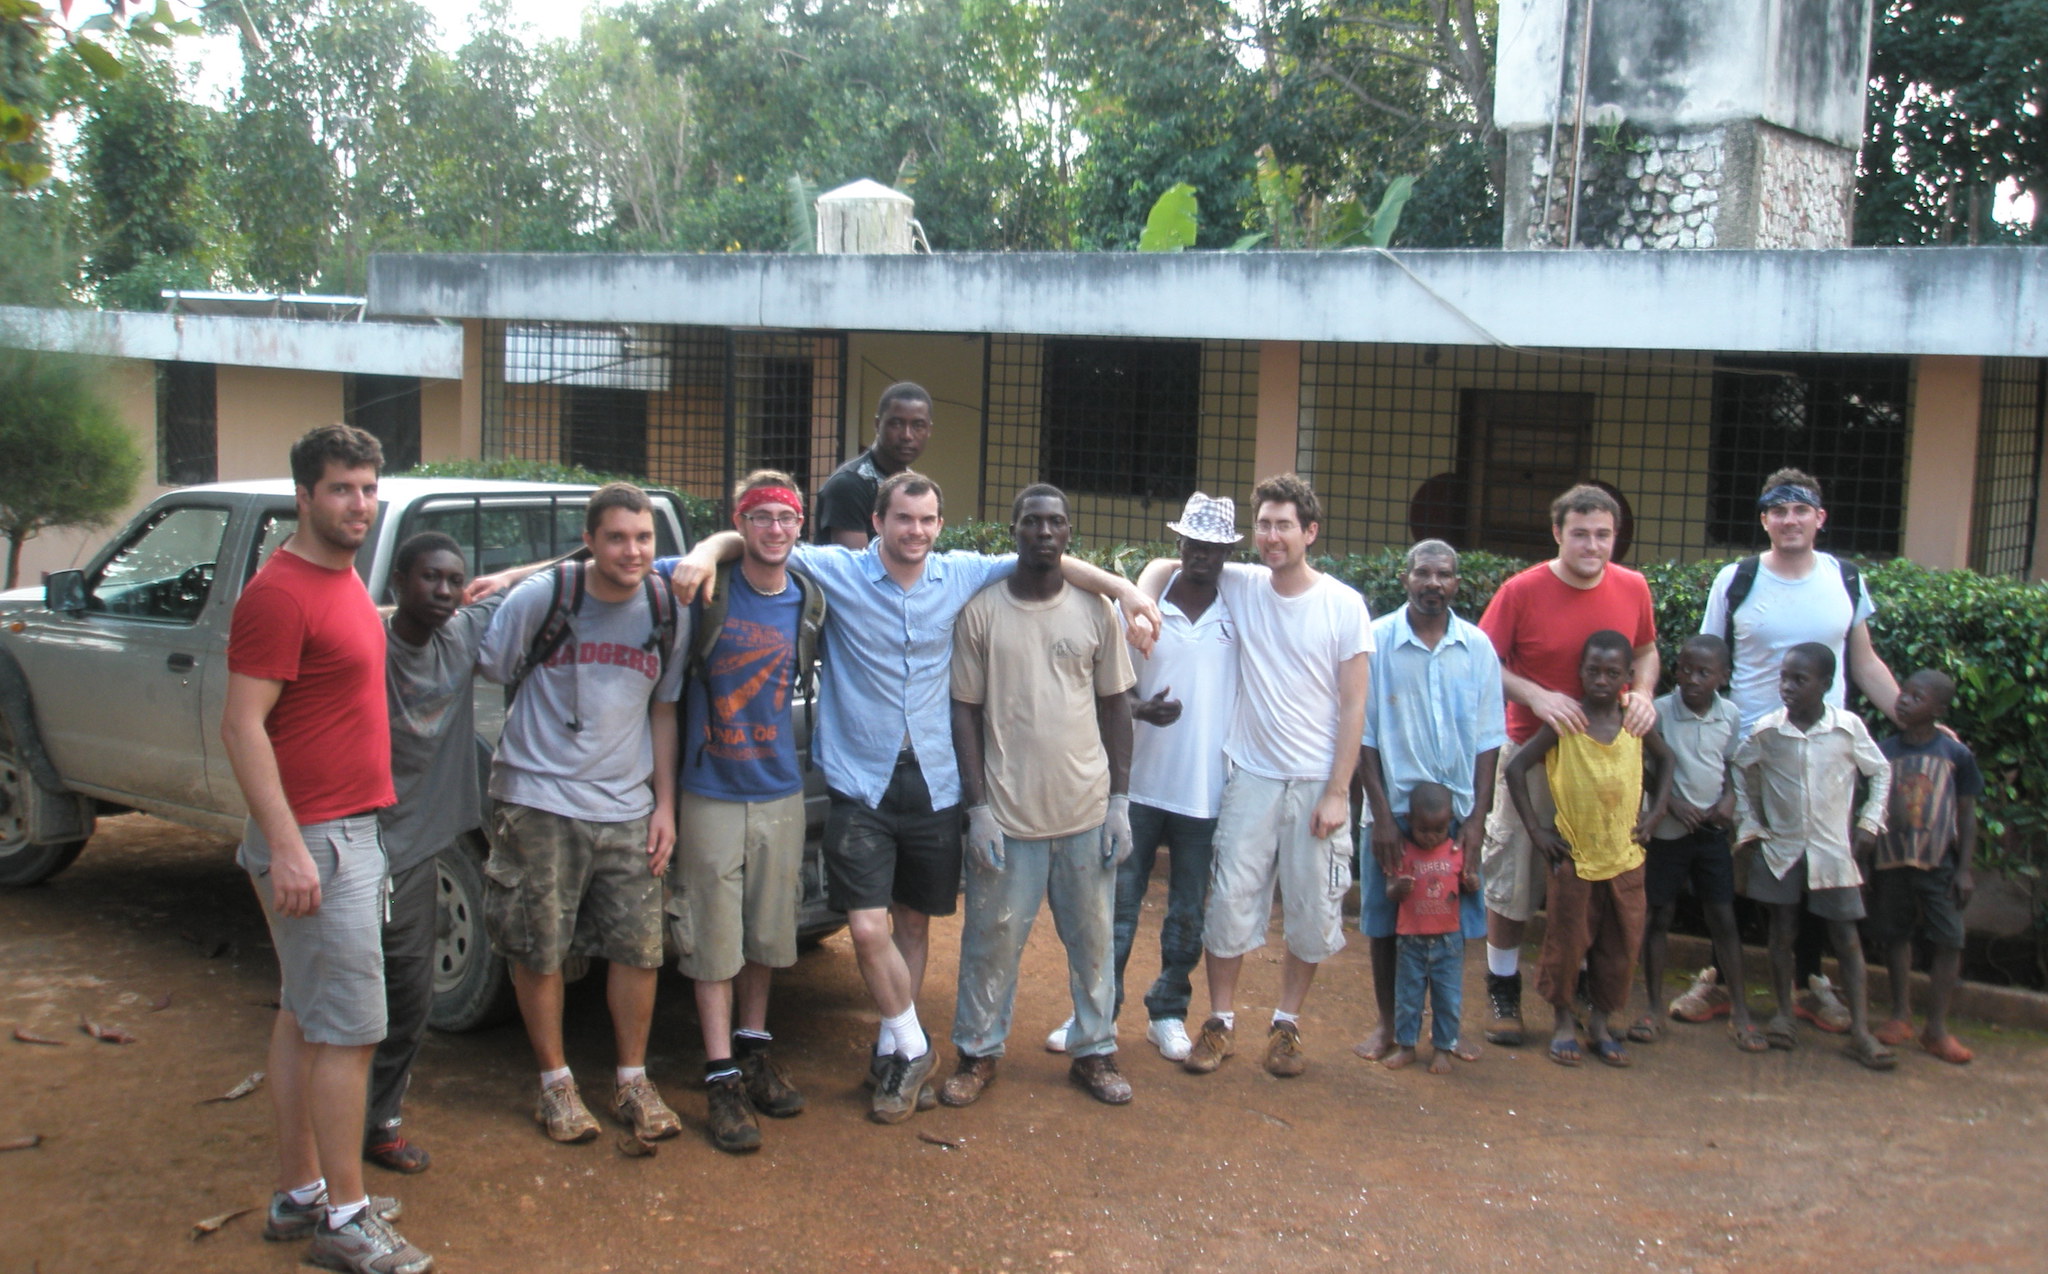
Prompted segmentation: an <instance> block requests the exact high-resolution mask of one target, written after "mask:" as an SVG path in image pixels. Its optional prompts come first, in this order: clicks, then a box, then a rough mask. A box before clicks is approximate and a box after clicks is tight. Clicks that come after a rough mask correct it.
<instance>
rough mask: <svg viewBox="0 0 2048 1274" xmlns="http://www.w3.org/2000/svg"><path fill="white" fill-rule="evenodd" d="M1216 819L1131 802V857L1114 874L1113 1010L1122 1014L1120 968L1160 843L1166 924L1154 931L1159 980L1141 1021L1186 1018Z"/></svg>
mask: <svg viewBox="0 0 2048 1274" xmlns="http://www.w3.org/2000/svg"><path fill="white" fill-rule="evenodd" d="M1215 839H1216V820H1215V819H1213V818H1195V817H1193V816H1191V815H1187V814H1174V813H1170V812H1168V811H1166V810H1163V809H1160V808H1158V807H1157V806H1152V805H1144V804H1141V803H1139V802H1137V801H1132V802H1131V856H1130V857H1129V858H1126V859H1125V860H1124V865H1123V866H1122V867H1120V868H1118V869H1117V873H1116V1011H1117V1012H1118V1013H1122V1012H1123V1009H1124V966H1125V965H1127V964H1129V963H1130V960H1131V946H1132V944H1133V943H1135V942H1136V940H1137V936H1138V911H1139V909H1140V908H1142V907H1143V906H1144V903H1145V887H1146V886H1147V885H1149V884H1150V883H1151V881H1152V866H1153V864H1154V863H1155V862H1156V861H1157V859H1158V856H1159V846H1160V844H1161V843H1162V842H1163V843H1164V844H1165V845H1166V849H1167V859H1166V870H1167V877H1166V920H1165V921H1164V922H1163V923H1162V924H1161V925H1160V926H1159V978H1158V980H1157V981H1155V982H1153V983H1152V989H1151V990H1149V991H1147V992H1145V1016H1146V1017H1147V1018H1148V1019H1149V1020H1151V1021H1154V1022H1157V1021H1161V1020H1164V1019H1167V1018H1171V1019H1173V1020H1174V1021H1176V1022H1178V1021H1180V1020H1181V1019H1182V1018H1185V1017H1186V1016H1187V1015H1188V1002H1189V1000H1190V998H1191V997H1192V996H1193V994H1194V988H1193V986H1192V985H1191V984H1190V983H1189V981H1188V977H1189V975H1190V974H1192V973H1193V972H1194V970H1195V965H1196V964H1197V963H1199V962H1200V960H1201V958H1202V908H1203V907H1204V906H1206V905H1207V903H1208V900H1209V859H1210V850H1211V846H1212V844H1213V842H1214V841H1215Z"/></svg>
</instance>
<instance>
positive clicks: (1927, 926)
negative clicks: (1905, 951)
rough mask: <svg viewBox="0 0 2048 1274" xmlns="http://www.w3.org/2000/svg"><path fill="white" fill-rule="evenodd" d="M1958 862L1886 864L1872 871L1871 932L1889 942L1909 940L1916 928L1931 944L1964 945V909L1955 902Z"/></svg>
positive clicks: (1952, 947) (1946, 948)
mask: <svg viewBox="0 0 2048 1274" xmlns="http://www.w3.org/2000/svg"><path fill="white" fill-rule="evenodd" d="M1955 885H1956V864H1955V860H1954V859H1952V858H1951V859H1945V860H1944V861H1943V862H1942V864H1941V866H1939V867H1887V868H1885V869H1884V870H1882V871H1874V872H1872V873H1870V916H1871V921H1872V924H1871V928H1872V929H1874V930H1875V932H1874V933H1873V934H1872V935H1871V936H1872V937H1874V938H1876V939H1877V940H1878V941H1879V942H1880V943H1883V944H1884V945H1886V946H1890V945H1891V944H1893V943H1895V942H1910V941H1912V938H1913V933H1914V931H1915V930H1916V929H1917V930H1918V931H1919V933H1920V934H1921V935H1922V936H1923V937H1925V938H1926V939H1927V942H1928V944H1929V945H1930V946H1933V947H1935V948H1937V949H1939V950H1942V951H1961V950H1962V949H1963V909H1962V908H1961V907H1960V906H1958V905H1957V904H1956V894H1955Z"/></svg>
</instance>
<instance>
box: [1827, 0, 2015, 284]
mask: <svg viewBox="0 0 2048 1274" xmlns="http://www.w3.org/2000/svg"><path fill="white" fill-rule="evenodd" d="M1878 16H1879V19H1880V21H1879V22H1878V24H1877V27H1876V30H1875V32H1874V33H1873V37H1872V41H1871V57H1870V97H1869V101H1868V104H1867V106H1866V108H1865V112H1866V113H1865V116H1864V120H1865V123H1864V138H1863V156H1862V165H1863V166H1862V173H1861V177H1860V180H1859V182H1858V190H1857V206H1856V240H1857V242H1858V243H1874V244H1884V243H1895V244H1939V243H1982V242H1987V241H1998V240H2002V239H2003V240H2010V239H2014V238H2018V239H2023V240H2027V241H2031V242H2041V241H2043V240H2044V238H2048V220H2044V218H2043V213H2044V211H2048V209H2044V208H2043V206H2042V205H2043V203H2044V202H2048V42H2044V40H2043V37H2042V32H2043V31H2044V30H2048V0H1888V3H1886V4H1885V5H1884V6H1883V8H1882V10H1881V11H1880V13H1879V15H1878ZM2007 181H2010V182H2013V183H2015V184H2016V185H2017V186H2018V187H2019V189H2020V190H2021V191H2022V192H2024V193H2026V194H2029V195H2031V196H2033V206H2034V212H2033V217H2032V219H2031V220H2030V221H2029V222H2027V223H2026V224H2023V225H2018V226H2004V225H2001V224H1999V223H1998V222H1995V221H1993V220H1992V218H1991V206H1992V200H1993V198H1994V195H1995V192H1996V190H1997V188H1998V186H1999V184H2000V183H2002V182H2007Z"/></svg>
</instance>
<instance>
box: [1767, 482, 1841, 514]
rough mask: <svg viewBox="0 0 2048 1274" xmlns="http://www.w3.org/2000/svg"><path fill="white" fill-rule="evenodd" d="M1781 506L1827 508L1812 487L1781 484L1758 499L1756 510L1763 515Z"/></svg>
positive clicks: (1791, 483)
mask: <svg viewBox="0 0 2048 1274" xmlns="http://www.w3.org/2000/svg"><path fill="white" fill-rule="evenodd" d="M1781 504H1810V505H1812V506H1813V507H1814V508H1816V509H1818V508H1822V507H1825V506H1823V505H1822V504H1821V502H1820V492H1818V491H1815V490H1814V489H1813V488H1812V487H1803V486H1800V485H1799V484H1798V483H1796V482H1781V483H1779V484H1778V485H1777V486H1775V487H1772V488H1771V489H1770V490H1768V491H1766V492H1764V493H1763V494H1762V495H1760V496H1758V497H1757V500H1756V509H1757V512H1759V513H1762V512H1763V511H1764V510H1766V509H1775V508H1777V507H1778V506H1779V505H1781Z"/></svg>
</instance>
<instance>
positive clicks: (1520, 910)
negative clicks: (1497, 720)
mask: <svg viewBox="0 0 2048 1274" xmlns="http://www.w3.org/2000/svg"><path fill="white" fill-rule="evenodd" d="M1521 748H1522V745H1521V744H1519V743H1508V744H1504V745H1502V747H1501V750H1500V769H1499V771H1498V773H1497V775H1496V777H1495V779H1494V784H1493V812H1492V813H1490V814H1488V815H1487V816H1486V843H1485V846H1484V847H1483V848H1482V849H1481V850H1480V851H1479V863H1480V869H1479V874H1480V875H1481V876H1482V877H1484V878H1485V881H1486V909H1487V910H1488V911H1491V912H1493V913H1494V914H1496V915H1500V916H1504V917H1506V918H1507V919H1509V920H1527V919H1529V917H1531V916H1533V915H1535V914H1536V912H1537V911H1538V909H1540V908H1541V907H1542V906H1543V887H1544V884H1545V882H1546V881H1548V880H1549V879H1550V864H1549V863H1548V862H1545V861H1544V860H1543V855H1541V854H1539V853H1537V852H1536V845H1535V843H1534V842H1533V841H1531V840H1530V839H1529V829H1528V828H1526V827H1524V826H1522V816H1521V815H1520V814H1517V813H1515V802H1514V799H1513V798H1512V797H1510V796H1509V795H1508V762H1509V761H1512V760H1514V759H1515V753H1517V752H1519V751H1521ZM1529 803H1530V804H1531V805H1533V806H1535V807H1536V817H1537V818H1539V819H1542V820H1543V821H1544V822H1546V823H1555V822H1556V821H1557V803H1556V802H1554V801H1552V800H1551V799H1550V780H1549V779H1548V778H1547V777H1546V776H1545V774H1544V772H1543V770H1542V768H1541V767H1538V768H1537V769H1535V770H1534V771H1532V772H1531V781H1530V783H1529Z"/></svg>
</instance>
